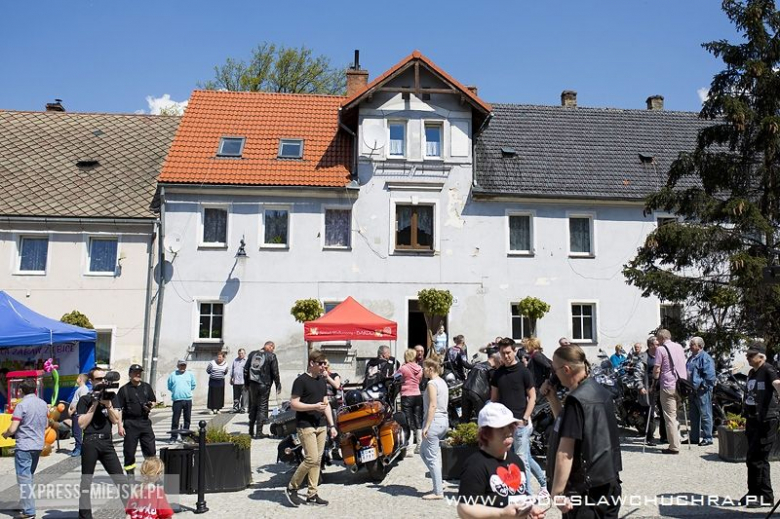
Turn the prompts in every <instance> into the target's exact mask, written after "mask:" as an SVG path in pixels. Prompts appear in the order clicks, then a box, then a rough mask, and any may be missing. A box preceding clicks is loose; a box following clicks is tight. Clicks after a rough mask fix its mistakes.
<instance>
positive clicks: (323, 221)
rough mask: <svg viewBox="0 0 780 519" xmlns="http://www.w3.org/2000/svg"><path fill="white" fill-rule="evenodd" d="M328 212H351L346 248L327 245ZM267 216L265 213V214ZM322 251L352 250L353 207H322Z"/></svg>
mask: <svg viewBox="0 0 780 519" xmlns="http://www.w3.org/2000/svg"><path fill="white" fill-rule="evenodd" d="M328 211H349V235H348V239H349V244H347V245H346V246H343V245H327V244H326V243H325V231H326V229H325V221H326V220H325V215H326V213H327V212H328ZM264 214H265V213H264ZM287 230H288V234H289V220H288V226H287ZM288 239H289V237H288ZM321 243H322V250H336V251H344V250H352V206H349V205H323V206H322V240H321Z"/></svg>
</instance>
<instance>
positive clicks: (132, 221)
mask: <svg viewBox="0 0 780 519" xmlns="http://www.w3.org/2000/svg"><path fill="white" fill-rule="evenodd" d="M3 220H5V221H7V222H9V223H11V222H13V221H17V222H35V223H40V222H43V223H78V224H107V223H114V224H117V225H143V224H154V223H155V221H156V220H155V218H100V217H89V218H83V217H72V216H65V217H60V216H3Z"/></svg>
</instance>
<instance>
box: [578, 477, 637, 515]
mask: <svg viewBox="0 0 780 519" xmlns="http://www.w3.org/2000/svg"><path fill="white" fill-rule="evenodd" d="M622 493H623V489H622V488H620V481H617V480H616V481H613V482H611V483H607V484H606V485H601V486H598V487H593V488H591V489H590V490H588V493H587V494H586V495H583V496H575V497H581V498H582V499H583V503H582V506H575V507H574V509H573V510H571V511H570V512H566V513H565V514H563V519H618V514H619V513H620V501H618V499H619V498H620V495H621V494H622ZM586 498H587V503H591V504H590V505H589V506H588V505H586V502H585V499H586ZM574 504H575V505H576V503H574Z"/></svg>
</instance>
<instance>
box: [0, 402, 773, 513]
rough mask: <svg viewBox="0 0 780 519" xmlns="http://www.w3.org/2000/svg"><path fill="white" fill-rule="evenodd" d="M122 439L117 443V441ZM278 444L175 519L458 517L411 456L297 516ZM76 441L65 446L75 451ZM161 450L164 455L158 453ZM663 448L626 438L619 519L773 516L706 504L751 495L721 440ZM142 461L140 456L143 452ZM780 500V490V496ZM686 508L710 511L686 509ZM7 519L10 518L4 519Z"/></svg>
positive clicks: (257, 449) (267, 445)
mask: <svg viewBox="0 0 780 519" xmlns="http://www.w3.org/2000/svg"><path fill="white" fill-rule="evenodd" d="M202 412H203V410H201V409H198V410H194V411H193V426H195V425H196V424H197V422H198V421H199V420H201V419H206V420H210V419H216V420H217V422H220V423H221V422H225V423H227V428H228V430H230V431H242V432H244V431H246V424H247V416H246V415H227V414H225V415H217V416H216V417H214V416H212V415H207V414H202ZM170 413H171V411H170V409H163V410H155V411H154V415H153V420H154V421H155V427H154V428H155V431H156V432H158V433H161V437H165V436H162V433H163V432H164V431H167V430H168V427H169V426H170ZM117 439H118V438H117ZM277 443H278V442H277V441H276V440H271V439H265V440H254V441H253V442H252V466H253V470H254V472H253V480H254V481H253V484H252V485H251V487H249V488H247V489H246V490H244V491H241V492H233V493H224V494H207V495H206V501H207V506H208V508H209V512H208V513H206V514H204V515H195V514H194V513H193V510H194V508H195V503H196V501H197V496H196V495H182V496H179V498H178V499H174V500H173V501H178V502H179V503H180V504H181V506H182V510H181V511H180V512H179V513H177V515H176V517H189V518H193V519H194V518H197V517H215V518H232V517H252V518H256V517H262V518H273V519H282V518H287V517H289V518H300V517H303V516H310V517H337V518H352V517H365V518H386V517H388V516H399V517H403V518H404V519H407V518H418V517H419V518H422V517H426V518H430V517H456V516H457V514H456V511H455V507H454V505H450V504H448V503H447V502H446V501H436V502H428V501H423V500H421V499H420V496H422V495H424V494H425V493H427V492H429V491H430V489H431V481H430V479H429V478H427V477H426V476H425V472H426V470H425V467H424V465H423V463H422V460H421V459H420V457H419V456H415V455H413V454H412V452H411V450H410V451H409V454H408V456H407V457H406V459H404V460H402V461H400V462H399V463H398V464H397V465H396V466H395V467H393V468H392V470H391V471H390V473H389V474H388V475H387V477H386V478H385V480H384V481H383V482H382V483H379V484H376V483H373V482H371V481H370V479H369V478H368V475H367V474H366V473H365V472H363V471H361V472H359V473H358V474H350V473H349V472H348V471H347V470H346V469H344V468H343V466H341V465H338V464H334V466H332V467H328V468H327V470H326V472H325V481H324V483H323V484H322V485H321V486H320V494H321V496H322V497H323V498H325V499H327V500H329V501H330V505H329V506H327V507H314V506H302V507H300V508H297V509H294V508H290V507H289V506H288V505H287V501H286V499H285V498H284V495H283V488H284V487H285V485H286V484H287V482H288V481H289V478H290V477H291V475H292V472H290V471H289V469H290V467H288V466H285V465H277V464H276V463H275V461H276V445H277ZM71 444H72V441H69V442H67V445H63V447H65V448H70V446H71ZM158 448H159V447H158ZM117 451H118V453H119V456H120V460H121V443H117ZM660 451H661V447H647V448H646V452H645V453H642V444H641V443H640V442H639V439H638V438H637V437H635V436H632V435H631V434H630V433H627V435H626V436H625V437H624V438H623V467H624V469H623V472H622V478H623V494H624V498H625V499H629V500H630V501H629V502H626V503H625V504H624V505H623V507H622V508H621V513H620V517H626V518H630V519H642V518H649V517H674V518H688V517H715V518H738V517H746V518H755V519H759V518H762V517H764V516H765V515H766V513H767V512H768V509H759V510H750V511H748V510H745V509H742V508H737V507H729V506H715V505H712V504H707V496H719V497H720V498H721V499H722V500H725V499H727V498H730V499H732V500H734V501H736V500H737V499H739V497H741V496H742V495H743V494H744V492H745V490H746V485H745V482H746V468H745V465H744V463H726V462H723V461H720V459H719V458H718V456H717V440H716V444H715V446H712V447H704V448H702V447H698V446H692V447H691V448H690V449H688V446H687V445H683V450H682V452H681V454H680V455H678V456H668V455H663V454H661V452H660ZM139 455H140V452H139ZM78 467H79V462H78V459H71V458H66V457H64V455H63V454H53V455H52V456H49V457H48V458H42V459H41V465H40V468H39V471H38V474H37V475H36V482H40V481H47V480H52V479H53V478H56V477H58V475H59V476H61V475H62V474H67V473H69V472H70V473H78V470H79V468H78ZM13 473H14V471H13V459H12V458H1V459H0V474H4V475H7V477H4V478H0V493H6V492H8V491H11V489H13V487H14V481H13V476H12V474H13ZM772 478H773V481H775V483H776V484H777V482H780V467H778V466H777V464H773V466H772ZM3 491H5V492H3ZM456 492H457V484H456V482H446V483H445V493H446V494H447V495H448V496H454V495H455V493H456ZM778 497H780V490H778ZM686 502H687V503H691V502H693V503H703V504H699V505H694V506H687V505H686ZM3 514H5V515H3ZM10 515H11V513H10V512H0V519H2V517H8V516H10ZM76 516H77V514H76V513H75V512H72V511H60V510H49V511H44V510H39V515H38V517H43V518H46V519H55V518H57V519H59V518H63V519H64V518H75V517H76ZM112 517H121V515H119V514H116V512H110V511H108V510H98V511H96V513H95V518H96V519H111V518H112ZM547 517H548V518H553V519H554V518H559V517H560V514H559V513H558V512H557V511H555V510H550V511H549V512H548V513H547ZM777 517H780V513H778V514H777Z"/></svg>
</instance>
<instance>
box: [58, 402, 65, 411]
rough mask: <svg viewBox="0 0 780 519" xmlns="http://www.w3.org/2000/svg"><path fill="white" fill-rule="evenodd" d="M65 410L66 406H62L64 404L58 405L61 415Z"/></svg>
mask: <svg viewBox="0 0 780 519" xmlns="http://www.w3.org/2000/svg"><path fill="white" fill-rule="evenodd" d="M64 410H65V404H62V403H60V404H57V411H59V412H60V413H61V412H63V411H64Z"/></svg>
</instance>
